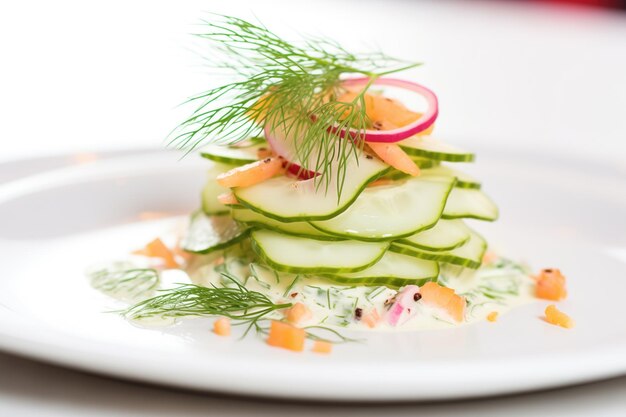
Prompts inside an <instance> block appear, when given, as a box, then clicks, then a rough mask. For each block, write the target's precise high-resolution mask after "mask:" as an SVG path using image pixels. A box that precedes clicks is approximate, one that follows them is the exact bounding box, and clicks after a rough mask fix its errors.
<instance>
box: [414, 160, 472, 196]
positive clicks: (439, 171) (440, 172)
mask: <svg viewBox="0 0 626 417" xmlns="http://www.w3.org/2000/svg"><path fill="white" fill-rule="evenodd" d="M433 175H434V176H436V177H441V176H445V177H454V178H456V183H455V184H454V186H455V187H457V188H472V189H475V190H480V182H478V180H476V179H474V178H473V177H472V176H471V175H468V174H466V173H464V172H461V171H458V170H456V169H452V168H450V167H447V166H444V165H439V166H437V167H432V168H428V169H424V170H422V172H421V173H420V176H422V177H428V176H433Z"/></svg>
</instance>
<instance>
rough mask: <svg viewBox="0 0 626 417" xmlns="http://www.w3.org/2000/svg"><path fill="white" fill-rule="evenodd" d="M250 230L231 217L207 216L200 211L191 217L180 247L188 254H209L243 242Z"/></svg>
mask: <svg viewBox="0 0 626 417" xmlns="http://www.w3.org/2000/svg"><path fill="white" fill-rule="evenodd" d="M248 230H249V229H248V228H247V227H242V226H241V225H240V224H239V223H237V222H236V221H234V220H233V218H232V217H231V216H229V215H220V216H207V215H205V214H204V213H203V212H201V211H198V212H195V213H194V214H192V215H191V222H190V224H189V227H188V228H187V233H186V235H185V236H184V237H183V239H182V241H181V243H180V246H181V248H182V249H183V250H184V251H186V252H191V253H201V254H207V253H211V252H213V251H216V250H220V249H225V248H227V247H229V246H231V245H234V244H235V243H237V242H240V241H242V240H243V239H245V238H246V237H247V236H248Z"/></svg>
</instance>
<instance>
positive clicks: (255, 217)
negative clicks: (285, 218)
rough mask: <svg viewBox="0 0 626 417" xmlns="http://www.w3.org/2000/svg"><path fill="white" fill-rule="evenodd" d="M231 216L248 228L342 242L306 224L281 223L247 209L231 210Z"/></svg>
mask: <svg viewBox="0 0 626 417" xmlns="http://www.w3.org/2000/svg"><path fill="white" fill-rule="evenodd" d="M232 216H233V218H234V219H235V220H237V221H239V222H243V223H245V224H247V225H248V226H254V227H257V228H261V229H269V230H274V231H276V232H280V233H285V234H288V235H293V236H300V237H306V238H309V239H317V240H344V239H342V238H340V237H337V236H330V235H328V234H326V233H322V232H320V231H319V230H317V229H316V228H314V227H313V226H311V225H310V224H309V223H307V222H291V223H283V222H280V221H278V220H274V219H270V218H269V217H265V216H264V215H262V214H259V213H257V212H254V211H252V210H250V209H247V208H235V209H233V211H232Z"/></svg>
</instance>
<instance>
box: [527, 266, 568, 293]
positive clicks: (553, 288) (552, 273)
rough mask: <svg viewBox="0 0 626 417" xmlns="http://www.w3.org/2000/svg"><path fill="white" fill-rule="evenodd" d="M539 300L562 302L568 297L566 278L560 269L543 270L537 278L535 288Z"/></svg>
mask: <svg viewBox="0 0 626 417" xmlns="http://www.w3.org/2000/svg"><path fill="white" fill-rule="evenodd" d="M535 295H536V296H537V298H542V299H544V300H552V301H560V300H562V299H564V298H565V297H567V290H566V289H565V276H563V274H561V271H559V270H558V269H543V270H542V271H541V272H540V274H539V276H538V277H537V285H536V287H535Z"/></svg>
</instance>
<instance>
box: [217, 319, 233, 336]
mask: <svg viewBox="0 0 626 417" xmlns="http://www.w3.org/2000/svg"><path fill="white" fill-rule="evenodd" d="M213 331H214V332H215V334H216V335H218V336H230V320H228V318H226V317H220V318H219V319H217V320H215V322H214V323H213Z"/></svg>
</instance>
